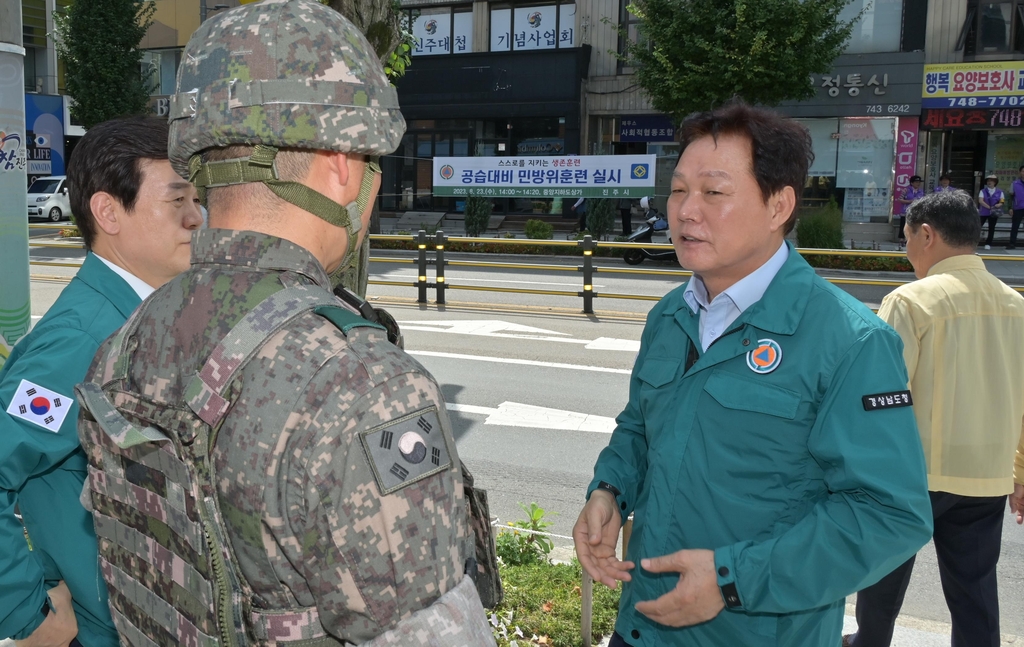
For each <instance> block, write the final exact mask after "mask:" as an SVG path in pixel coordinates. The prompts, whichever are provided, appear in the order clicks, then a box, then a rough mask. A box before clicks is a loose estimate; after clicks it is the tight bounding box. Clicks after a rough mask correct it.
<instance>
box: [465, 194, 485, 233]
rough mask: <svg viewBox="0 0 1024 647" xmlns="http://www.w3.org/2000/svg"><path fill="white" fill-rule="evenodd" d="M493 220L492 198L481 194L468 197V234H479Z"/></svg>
mask: <svg viewBox="0 0 1024 647" xmlns="http://www.w3.org/2000/svg"><path fill="white" fill-rule="evenodd" d="M490 220H491V200H490V199H489V198H481V197H480V196H470V197H468V198H466V235H467V236H479V235H480V234H482V233H484V232H485V231H487V223H488V222H490Z"/></svg>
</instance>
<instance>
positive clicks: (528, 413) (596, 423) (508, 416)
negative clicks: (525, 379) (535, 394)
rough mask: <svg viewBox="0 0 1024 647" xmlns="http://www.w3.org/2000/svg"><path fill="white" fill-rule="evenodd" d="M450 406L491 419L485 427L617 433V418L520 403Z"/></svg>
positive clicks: (450, 407) (452, 408) (459, 410)
mask: <svg viewBox="0 0 1024 647" xmlns="http://www.w3.org/2000/svg"><path fill="white" fill-rule="evenodd" d="M447 407H448V409H449V410H451V411H458V412H460V413H472V414H477V415H483V416H487V420H486V421H484V424H485V425H499V426H502V427H529V428H531V429H558V430H565V431H590V432H594V433H598V434H610V433H612V432H613V431H615V418H608V417H606V416H595V415H591V414H588V413H579V412H578V411H565V410H563V409H549V408H547V407H535V406H533V405H530V404H520V403H518V402H502V403H501V404H499V405H498V408H497V409H494V408H491V407H478V406H475V405H471V404H448V405H447Z"/></svg>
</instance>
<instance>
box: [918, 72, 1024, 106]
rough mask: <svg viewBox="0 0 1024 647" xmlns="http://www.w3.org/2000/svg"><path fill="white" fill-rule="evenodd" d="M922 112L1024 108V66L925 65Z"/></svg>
mask: <svg viewBox="0 0 1024 647" xmlns="http://www.w3.org/2000/svg"><path fill="white" fill-rule="evenodd" d="M921 106H922V107H923V108H1004V107H1008V106H1009V107H1012V106H1024V64H1021V62H1020V61H998V62H986V63H953V64H948V65H925V66H924V88H923V89H922V92H921Z"/></svg>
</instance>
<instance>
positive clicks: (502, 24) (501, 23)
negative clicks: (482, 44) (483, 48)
mask: <svg viewBox="0 0 1024 647" xmlns="http://www.w3.org/2000/svg"><path fill="white" fill-rule="evenodd" d="M511 31H512V10H511V9H506V8H501V9H498V8H492V9H491V51H492V52H507V51H508V50H509V49H510V46H511V43H512V41H511V40H510V39H509V34H510V33H511Z"/></svg>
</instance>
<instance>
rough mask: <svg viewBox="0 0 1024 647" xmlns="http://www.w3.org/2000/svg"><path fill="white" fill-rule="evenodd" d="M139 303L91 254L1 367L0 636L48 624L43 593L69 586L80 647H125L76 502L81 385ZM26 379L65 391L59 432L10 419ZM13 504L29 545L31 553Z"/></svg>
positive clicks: (81, 461)
mask: <svg viewBox="0 0 1024 647" xmlns="http://www.w3.org/2000/svg"><path fill="white" fill-rule="evenodd" d="M139 303H141V300H140V299H139V297H138V295H137V294H136V293H135V291H134V290H132V288H131V287H130V286H129V285H128V284H127V283H126V282H125V281H124V279H122V278H121V277H120V276H118V275H117V274H115V273H114V272H113V271H112V270H111V269H110V268H109V267H107V266H106V265H104V264H103V261H101V260H100V259H98V258H97V257H95V256H94V255H92V254H89V255H88V256H87V257H86V259H85V262H84V263H83V264H82V269H81V270H79V271H78V274H77V275H76V276H75V278H74V279H72V281H71V283H69V284H68V286H67V287H66V288H64V291H63V292H61V295H60V297H59V298H58V299H57V301H56V303H54V304H53V307H51V308H50V310H49V311H48V312H47V313H46V315H45V316H44V317H43V318H42V319H40V320H39V323H38V324H37V325H36V327H35V328H34V329H33V330H32V332H31V333H29V334H28V335H26V336H25V337H24V338H23V339H22V340H21V341H20V342H18V344H17V345H16V346H15V347H14V350H13V352H12V353H11V356H10V357H9V358H8V359H7V362H6V363H5V364H4V367H3V369H2V370H0V638H7V637H11V638H15V639H23V638H27V637H28V636H29V635H30V634H31V633H32V632H33V631H35V629H36V627H38V626H39V625H40V624H41V623H42V621H43V615H42V612H41V610H42V608H43V602H45V601H46V590H47V589H49V588H51V587H52V586H54V585H56V584H57V581H58V580H64V582H65V583H66V584H67V586H68V589H69V590H70V591H71V597H72V600H73V602H74V608H75V616H76V618H77V620H78V640H79V642H81V643H82V645H83V647H115V646H116V645H117V644H118V637H117V632H116V630H115V629H114V624H113V621H112V620H111V619H110V610H109V608H108V607H107V588H106V585H105V584H104V582H103V578H102V576H101V575H100V573H99V569H98V567H97V561H98V560H97V556H98V552H97V548H96V535H95V534H94V532H93V528H92V515H90V514H89V513H88V512H86V510H85V509H84V508H83V507H82V504H81V503H80V502H79V496H80V495H81V493H82V484H83V483H84V481H85V478H86V466H87V463H86V458H85V454H84V453H83V452H82V449H81V448H80V447H79V444H78V431H77V423H78V405H77V404H75V403H74V396H75V392H74V387H75V385H76V384H78V383H79V382H81V381H82V378H83V377H84V376H85V373H86V371H87V370H88V368H89V364H90V363H91V362H92V359H93V356H94V355H95V354H96V350H97V349H98V348H99V346H100V343H101V342H103V340H105V339H106V338H107V337H109V336H110V335H111V334H112V333H113V332H114V331H115V330H117V329H118V328H120V327H121V325H122V324H124V322H125V321H126V320H127V318H128V316H129V315H130V314H131V313H132V311H133V310H135V308H136V306H138V305H139ZM23 380H24V381H25V383H27V384H29V385H36V386H39V387H43V388H44V389H47V390H49V391H52V392H54V393H57V394H59V395H60V396H61V399H62V400H64V402H62V403H61V404H62V405H66V404H67V403H68V402H70V403H71V406H70V408H68V409H67V410H66V413H65V414H64V415H65V417H64V420H63V422H62V423H61V424H60V427H59V429H56V430H49V429H47V428H46V427H45V426H41V425H39V424H35V423H33V422H31V421H27V420H25V419H23V418H19V417H17V416H15V415H12V414H10V413H7V410H8V408H9V406H10V405H11V403H12V401H14V400H15V399H16V398H18V397H19V389H21V388H22V386H21V385H22V384H23ZM28 388H31V387H28ZM65 398H66V399H65ZM44 405H45V406H53V403H44ZM40 410H41V409H40ZM52 410H53V411H55V410H56V409H52ZM16 411H17V409H16ZM15 504H17V505H18V507H19V508H20V510H21V513H22V516H23V517H24V521H25V527H26V528H27V529H28V532H29V536H30V537H31V539H32V544H33V548H34V550H33V551H31V552H30V551H29V548H28V544H27V543H26V542H25V537H24V534H23V532H22V528H21V524H20V523H18V520H17V519H16V518H15V516H14V506H15Z"/></svg>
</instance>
